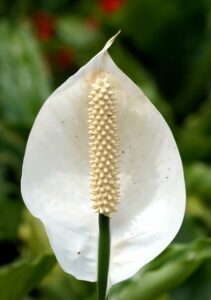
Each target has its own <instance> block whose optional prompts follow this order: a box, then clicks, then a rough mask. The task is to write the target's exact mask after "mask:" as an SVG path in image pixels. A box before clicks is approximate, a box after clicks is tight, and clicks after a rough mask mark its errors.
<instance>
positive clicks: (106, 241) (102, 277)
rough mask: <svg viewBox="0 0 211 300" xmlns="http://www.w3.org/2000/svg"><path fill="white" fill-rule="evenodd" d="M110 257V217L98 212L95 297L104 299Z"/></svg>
mask: <svg viewBox="0 0 211 300" xmlns="http://www.w3.org/2000/svg"><path fill="white" fill-rule="evenodd" d="M109 257H110V218H109V217H106V216H104V215H102V214H99V245H98V275H97V299H98V300H105V299H106V291H107V280H108V270H109Z"/></svg>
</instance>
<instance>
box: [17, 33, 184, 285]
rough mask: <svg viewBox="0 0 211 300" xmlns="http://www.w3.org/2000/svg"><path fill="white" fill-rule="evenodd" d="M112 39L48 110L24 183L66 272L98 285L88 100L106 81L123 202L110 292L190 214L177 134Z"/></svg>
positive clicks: (116, 221)
mask: <svg viewBox="0 0 211 300" xmlns="http://www.w3.org/2000/svg"><path fill="white" fill-rule="evenodd" d="M113 40H114V38H112V39H111V40H109V41H108V42H107V44H106V45H105V47H104V48H103V50H102V51H100V52H99V53H98V54H97V55H96V56H95V57H94V58H93V59H91V61H89V62H88V63H87V64H86V65H85V66H84V67H83V68H81V69H80V70H79V71H78V72H77V73H76V74H75V75H73V76H71V77H70V78H69V79H68V80H67V81H66V82H65V83H64V84H63V85H62V86H60V87H59V88H58V89H57V90H56V91H55V92H54V93H53V94H52V95H51V96H50V97H49V98H48V99H47V101H46V102H45V104H44V105H43V107H42V108H41V110H40V112H39V114H38V116H37V118H36V120H35V123H34V125H33V128H32V131H31V133H30V136H29V140H28V143H27V147H26V153H25V158H24V164H23V174H22V183H21V185H22V195H23V199H24V201H25V203H26V205H27V207H28V209H29V210H30V211H31V212H32V214H33V215H34V216H36V217H37V218H39V219H40V220H41V221H42V222H43V224H44V226H45V229H46V231H47V234H48V237H49V239H50V242H51V246H52V248H53V250H54V252H55V255H56V257H57V259H58V261H59V263H60V265H61V266H62V268H63V269H64V270H65V271H66V272H67V273H70V274H72V275H73V276H75V277H76V278H78V279H82V280H87V281H96V278H97V248H98V220H97V214H96V213H95V212H94V210H93V209H92V208H91V190H90V175H89V173H90V166H89V160H90V157H89V134H88V129H89V128H88V103H89V101H90V97H88V96H89V95H90V91H92V85H93V84H95V83H96V80H98V79H99V78H106V80H108V82H109V84H110V85H111V86H112V92H113V93H114V94H115V99H116V106H117V116H118V135H119V142H118V151H119V161H120V162H119V167H120V169H119V174H118V175H119V178H120V180H119V184H120V185H119V187H117V189H116V191H117V194H118V188H119V189H120V196H119V199H117V200H120V203H119V204H118V205H117V206H116V207H117V212H114V213H112V215H111V257H110V269H109V285H110V286H111V285H113V284H115V283H117V282H120V281H122V280H125V279H127V278H129V277H131V276H133V275H134V274H135V273H136V272H137V271H138V270H139V269H140V268H141V267H143V266H144V265H145V264H147V263H148V262H149V261H151V260H152V259H153V258H155V257H156V256H157V255H158V254H159V253H160V252H161V251H163V250H164V249H165V248H166V247H167V245H168V244H169V243H170V242H171V241H172V239H173V238H174V237H175V235H176V233H177V232H178V230H179V228H180V225H181V222H182V219H183V215H184V210H185V185H184V178H183V169H182V164H181V159H180V156H179V153H178V149H177V146H176V143H175V141H174V138H173V136H172V133H171V131H170V129H169V127H168V125H167V124H166V122H165V120H164V119H163V117H162V116H161V115H160V113H159V112H158V111H157V109H156V108H155V107H154V106H153V105H152V103H151V102H150V101H149V100H148V99H147V97H146V96H145V95H144V94H143V93H142V91H141V90H140V89H139V88H138V87H137V86H136V85H135V84H134V83H133V82H132V81H131V80H130V79H129V78H128V77H127V76H126V75H125V74H124V73H123V72H122V71H121V70H120V69H118V67H117V66H116V65H115V64H114V62H113V61H112V59H111V58H110V56H109V54H108V52H107V49H108V48H109V47H110V45H111V44H112V42H113ZM125 63H127V62H125ZM100 80H101V79H100ZM116 202H118V201H116ZM116 202H115V203H116ZM95 208H96V207H95Z"/></svg>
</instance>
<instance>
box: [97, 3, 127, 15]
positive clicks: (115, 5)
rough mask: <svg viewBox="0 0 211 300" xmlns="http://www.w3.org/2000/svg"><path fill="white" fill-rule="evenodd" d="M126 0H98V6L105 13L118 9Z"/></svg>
mask: <svg viewBox="0 0 211 300" xmlns="http://www.w3.org/2000/svg"><path fill="white" fill-rule="evenodd" d="M125 2H126V0H100V6H101V8H102V10H103V11H104V12H106V13H113V12H115V11H117V10H118V9H120V8H121V7H122V6H123V5H124V3H125Z"/></svg>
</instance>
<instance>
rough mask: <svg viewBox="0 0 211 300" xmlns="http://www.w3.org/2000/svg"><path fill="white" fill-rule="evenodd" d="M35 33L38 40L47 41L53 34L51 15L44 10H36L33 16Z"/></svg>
mask: <svg viewBox="0 0 211 300" xmlns="http://www.w3.org/2000/svg"><path fill="white" fill-rule="evenodd" d="M33 21H34V24H35V27H36V34H37V37H38V39H39V40H41V41H48V40H50V39H51V38H52V37H53V36H54V20H53V17H52V16H50V15H48V14H47V13H46V12H43V11H42V12H38V13H36V14H35V16H34V18H33Z"/></svg>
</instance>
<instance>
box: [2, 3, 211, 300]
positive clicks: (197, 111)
mask: <svg viewBox="0 0 211 300" xmlns="http://www.w3.org/2000/svg"><path fill="white" fill-rule="evenodd" d="M120 28H121V29H122V33H121V36H120V37H119V38H118V42H117V43H116V44H115V47H113V48H112V49H111V54H112V56H113V59H114V61H115V62H116V63H117V64H118V65H119V67H120V68H121V69H123V71H124V72H125V73H126V74H127V75H128V76H129V77H131V78H132V79H133V81H135V82H136V83H137V84H138V85H139V86H140V87H141V88H142V89H143V91H144V92H145V94H146V95H147V96H148V97H149V98H150V99H151V100H152V102H153V103H154V104H155V106H156V107H157V108H158V109H159V110H160V111H161V112H162V114H163V115H164V117H165V118H166V120H167V122H168V123H169V125H170V127H171V128H172V130H173V132H174V135H175V138H176V140H177V143H178V146H179V149H180V152H181V156H182V159H183V163H184V167H185V178H186V184H187V211H186V217H185V220H184V223H183V226H182V228H181V230H180V233H179V235H178V236H177V238H176V240H175V241H174V243H173V244H172V245H171V246H169V248H168V249H167V250H166V251H165V252H164V253H163V254H161V255H160V256H159V257H158V258H157V259H155V260H154V261H153V262H151V263H150V264H149V265H147V266H146V267H145V268H144V269H143V270H142V271H141V272H139V273H138V274H137V275H136V276H135V277H134V278H132V279H131V280H128V281H127V282H124V283H122V284H119V285H117V286H116V287H114V288H113V289H112V290H111V293H110V299H111V300H112V299H113V300H128V299H137V300H138V299H141V300H210V299H211V239H210V238H209V237H210V234H211V94H210V75H211V40H210V38H211V3H210V1H209V0H191V1H183V0H172V1H166V0H156V1H152V0H141V1H139V0H131V1H127V0H101V1H100V0H99V1H91V0H87V1H82V0H80V1H70V0H53V1H52V0H45V1H44V0H38V1H32V0H28V1H24V0H14V1H11V2H8V1H6V0H0V41H1V43H0V137H1V141H0V196H1V197H0V249H1V255H0V265H1V267H0V299H1V300H16V299H17V300H20V299H21V300H22V299H24V300H26V299H28V300H29V299H41V300H48V299H50V300H67V299H72V300H76V299H87V300H91V299H94V295H95V285H94V284H90V283H86V282H79V281H76V280H75V279H74V278H72V277H71V276H69V275H67V274H65V273H64V272H63V271H62V270H61V269H60V267H59V266H58V265H57V263H56V261H55V259H54V256H53V255H52V253H51V250H50V247H49V244H48V241H47V239H46V236H45V233H44V230H43V228H42V226H41V224H40V223H39V222H38V221H37V220H35V219H34V218H33V217H32V216H31V215H30V214H29V213H28V212H27V210H26V209H25V207H24V205H23V202H22V200H21V195H20V189H19V183H20V176H21V165H22V159H23V154H24V149H25V145H26V141H27V136H28V134H29V131H30V128H31V126H32V124H33V121H34V118H35V116H36V114H37V112H38V110H39V108H40V106H41V105H42V103H43V102H44V100H45V99H46V98H47V96H48V95H49V94H50V93H51V92H52V91H53V89H55V88H56V87H57V86H58V85H59V84H61V83H62V82H63V81H64V80H65V79H66V78H67V77H69V76H70V75H71V74H73V73H74V72H75V71H76V70H77V69H78V68H79V67H80V66H82V65H83V64H84V63H86V62H87V61H88V60H89V59H90V58H91V57H92V56H93V55H94V54H96V53H97V52H98V51H99V50H100V49H101V47H102V46H103V45H104V43H105V41H106V40H107V39H108V38H109V37H110V36H112V35H113V34H114V33H116V32H117V31H118V29H120Z"/></svg>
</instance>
